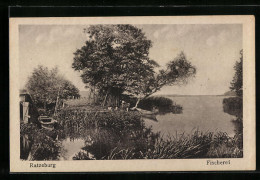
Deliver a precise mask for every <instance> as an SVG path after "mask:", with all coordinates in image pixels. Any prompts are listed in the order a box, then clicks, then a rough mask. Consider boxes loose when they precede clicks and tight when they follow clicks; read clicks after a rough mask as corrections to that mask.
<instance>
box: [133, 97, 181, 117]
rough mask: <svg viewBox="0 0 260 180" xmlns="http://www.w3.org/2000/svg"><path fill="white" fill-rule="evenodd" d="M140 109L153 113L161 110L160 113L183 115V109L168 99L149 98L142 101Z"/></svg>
mask: <svg viewBox="0 0 260 180" xmlns="http://www.w3.org/2000/svg"><path fill="white" fill-rule="evenodd" d="M138 107H140V108H142V109H145V110H148V111H152V110H153V109H154V108H156V109H158V110H159V113H170V112H172V113H182V107H181V106H180V105H177V104H174V103H173V101H172V100H171V99H169V98H166V97H156V96H152V97H148V98H145V99H142V100H141V101H140V103H139V105H138Z"/></svg>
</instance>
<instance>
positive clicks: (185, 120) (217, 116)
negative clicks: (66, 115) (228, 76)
mask: <svg viewBox="0 0 260 180" xmlns="http://www.w3.org/2000/svg"><path fill="white" fill-rule="evenodd" d="M170 98H171V99H172V100H173V101H174V102H175V103H176V104H179V105H181V106H182V107H183V113H182V114H172V113H169V114H166V115H158V116H157V119H158V122H155V121H152V120H145V123H146V125H147V126H152V128H153V131H154V132H158V131H160V132H161V133H162V134H164V135H165V136H164V137H167V135H173V136H175V135H176V132H177V133H178V134H180V133H183V132H185V133H187V134H190V133H192V132H194V130H197V129H198V130H200V131H203V132H205V131H211V132H216V131H222V132H226V133H228V134H229V135H230V136H233V135H234V128H235V127H234V124H233V123H232V121H231V120H233V119H235V118H236V117H235V116H232V115H229V114H227V113H225V112H224V111H223V105H222V101H223V99H224V98H227V97H226V96H225V97H224V96H186V97H170ZM62 145H63V148H64V152H63V153H62V156H61V160H72V158H73V156H74V155H75V154H77V153H78V152H79V151H82V148H83V147H84V146H85V140H84V139H74V140H72V139H70V138H66V139H65V140H63V141H62Z"/></svg>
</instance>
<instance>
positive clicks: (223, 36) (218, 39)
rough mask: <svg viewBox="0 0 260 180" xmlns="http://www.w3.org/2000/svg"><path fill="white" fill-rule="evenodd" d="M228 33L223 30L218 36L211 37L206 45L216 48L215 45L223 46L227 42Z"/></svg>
mask: <svg viewBox="0 0 260 180" xmlns="http://www.w3.org/2000/svg"><path fill="white" fill-rule="evenodd" d="M227 38H228V33H227V31H225V30H223V31H221V32H220V33H219V34H218V35H213V36H210V37H209V38H208V39H207V40H206V44H207V45H208V46H214V45H221V44H223V43H225V42H226V41H227Z"/></svg>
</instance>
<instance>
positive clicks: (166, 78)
mask: <svg viewBox="0 0 260 180" xmlns="http://www.w3.org/2000/svg"><path fill="white" fill-rule="evenodd" d="M85 32H86V33H87V34H88V40H87V41H86V43H85V45H84V46H83V47H82V48H80V49H78V50H77V51H76V52H75V53H74V61H73V64H72V67H73V68H74V69H75V70H77V71H81V72H82V74H81V77H82V80H83V82H84V83H85V84H86V85H87V87H94V88H95V89H97V90H98V92H99V95H101V97H104V102H105V101H106V98H107V96H108V95H109V96H112V97H114V98H115V99H119V98H120V95H121V94H123V93H127V94H130V95H133V96H135V97H137V98H138V99H139V100H140V99H142V98H145V97H148V96H149V95H151V94H153V93H155V92H156V91H158V90H160V89H161V88H162V87H163V86H165V85H175V84H176V83H180V82H185V80H187V79H188V77H191V76H193V75H194V74H195V72H196V69H195V67H193V66H192V65H191V63H190V62H188V61H187V59H186V57H185V55H184V53H181V54H180V55H179V56H178V57H177V58H175V59H174V60H173V61H170V62H169V63H168V64H167V67H166V69H162V70H160V71H159V73H156V72H155V68H157V67H159V65H158V64H157V63H156V61H154V60H152V59H150V58H149V49H150V48H151V47H152V42H151V41H150V40H148V39H147V37H146V36H145V34H144V32H143V31H142V30H141V29H139V28H137V27H135V26H133V25H92V26H90V27H89V28H88V29H85ZM138 102H139V101H138ZM138 102H137V104H138Z"/></svg>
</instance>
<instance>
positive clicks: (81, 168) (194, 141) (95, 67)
mask: <svg viewBox="0 0 260 180" xmlns="http://www.w3.org/2000/svg"><path fill="white" fill-rule="evenodd" d="M255 165H256V152H255V19H254V16H250V15H247V16H165V17H161V16H160V17H148V16H146V17H78V18H75V17H71V18H68V17H66V18H65V17H64V18H60V17H59V18H54V17H50V18H37V17H35V18H10V171H11V172H120V171H121V172H122V171H128V172H137V171H223V170H225V171H230V170H255Z"/></svg>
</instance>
